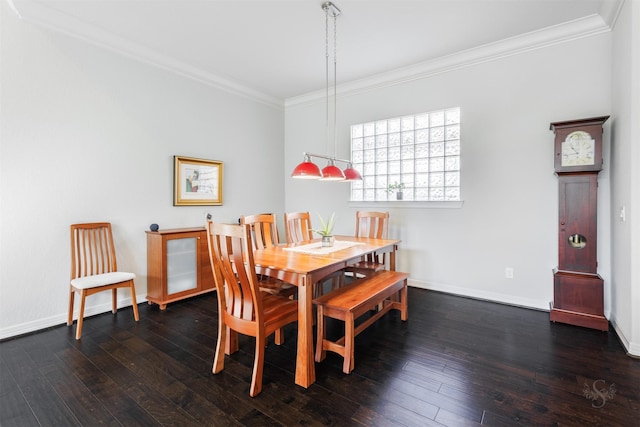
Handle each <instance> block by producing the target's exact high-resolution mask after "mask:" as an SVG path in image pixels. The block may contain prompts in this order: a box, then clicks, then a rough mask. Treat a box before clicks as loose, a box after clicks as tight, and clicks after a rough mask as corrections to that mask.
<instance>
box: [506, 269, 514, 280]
mask: <svg viewBox="0 0 640 427" xmlns="http://www.w3.org/2000/svg"><path fill="white" fill-rule="evenodd" d="M504 277H506V278H507V279H513V268H512V267H507V268H505V269H504Z"/></svg>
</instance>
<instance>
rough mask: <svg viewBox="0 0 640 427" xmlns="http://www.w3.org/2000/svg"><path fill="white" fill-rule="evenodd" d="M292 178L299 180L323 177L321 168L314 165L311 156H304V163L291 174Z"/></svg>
mask: <svg viewBox="0 0 640 427" xmlns="http://www.w3.org/2000/svg"><path fill="white" fill-rule="evenodd" d="M291 177H292V178H298V179H318V178H321V177H322V174H321V173H320V168H319V167H318V165H316V164H315V163H313V162H312V161H311V159H310V158H309V156H307V155H305V156H304V162H302V163H300V164H299V165H298V166H296V168H295V169H294V170H293V172H292V173H291Z"/></svg>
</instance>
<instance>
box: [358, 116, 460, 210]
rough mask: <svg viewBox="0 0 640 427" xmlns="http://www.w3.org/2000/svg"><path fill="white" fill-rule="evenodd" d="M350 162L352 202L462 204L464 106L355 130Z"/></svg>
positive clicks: (401, 118) (372, 124)
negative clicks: (354, 176)
mask: <svg viewBox="0 0 640 427" xmlns="http://www.w3.org/2000/svg"><path fill="white" fill-rule="evenodd" d="M351 161H352V162H353V167H354V168H356V169H357V170H358V171H359V172H360V174H361V175H362V181H353V182H352V183H351V201H386V200H408V201H459V200H460V107H456V108H448V109H445V110H438V111H431V112H429V113H420V114H415V115H411V116H405V117H396V118H393V119H385V120H377V121H374V122H368V123H361V124H357V125H353V126H351ZM390 186H392V187H394V186H396V187H397V186H400V187H402V188H401V190H402V194H401V195H397V192H398V190H397V189H396V188H391V189H390Z"/></svg>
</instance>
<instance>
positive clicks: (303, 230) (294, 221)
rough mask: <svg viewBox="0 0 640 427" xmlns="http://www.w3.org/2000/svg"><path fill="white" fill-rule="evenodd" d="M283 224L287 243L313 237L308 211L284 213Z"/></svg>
mask: <svg viewBox="0 0 640 427" xmlns="http://www.w3.org/2000/svg"><path fill="white" fill-rule="evenodd" d="M284 224H285V231H286V236H287V243H299V242H304V241H307V240H312V239H313V230H312V229H311V216H310V215H309V212H290V213H285V214H284Z"/></svg>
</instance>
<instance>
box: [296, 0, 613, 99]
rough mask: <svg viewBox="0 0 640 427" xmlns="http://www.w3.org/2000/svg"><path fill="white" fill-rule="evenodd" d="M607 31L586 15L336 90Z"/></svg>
mask: <svg viewBox="0 0 640 427" xmlns="http://www.w3.org/2000/svg"><path fill="white" fill-rule="evenodd" d="M614 2H616V3H617V0H614ZM613 15H614V14H613V13H611V14H610V17H613ZM609 31H611V27H610V26H609V25H608V24H607V23H605V21H604V20H603V19H602V17H601V16H600V15H599V14H594V15H589V16H586V17H584V18H580V19H576V20H573V21H568V22H565V23H562V24H558V25H554V26H551V27H547V28H543V29H540V30H536V31H532V32H529V33H524V34H521V35H518V36H515V37H511V38H508V39H504V40H500V41H497V42H493V43H488V44H485V45H482V46H478V47H475V48H472V49H467V50H464V51H461V52H457V53H454V54H451V55H446V56H443V57H440V58H437V59H433V60H430V61H425V62H421V63H418V64H414V65H410V66H408V67H403V68H398V69H396V70H393V71H389V72H386V73H381V74H377V75H375V76H371V77H367V78H364V79H360V80H355V81H352V82H348V83H343V84H339V85H338V87H337V89H336V92H337V93H338V94H340V95H354V94H357V93H361V92H366V91H369V90H373V89H378V88H382V87H387V86H393V85H398V84H402V83H407V82H410V81H413V80H418V79H424V78H428V77H431V76H435V75H438V74H443V73H448V72H451V71H454V70H458V69H462V68H467V67H471V66H474V65H478V64H482V63H485V62H490V61H496V60H499V59H503V58H506V57H509V56H514V55H519V54H521V53H525V52H530V51H533V50H537V49H544V48H547V47H550V46H554V45H558V44H562V43H567V42H571V41H574V40H578V39H582V38H585V37H591V36H594V35H598V34H602V33H606V32H609ZM324 93H325V92H324V91H322V90H318V91H314V92H310V93H307V94H304V95H300V96H296V97H291V98H287V99H286V100H285V108H287V107H293V106H297V105H302V104H309V103H314V102H317V101H318V100H320V99H323V97H324V96H325V95H324Z"/></svg>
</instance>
